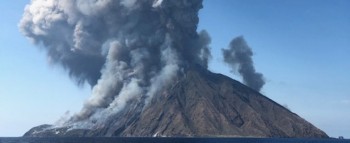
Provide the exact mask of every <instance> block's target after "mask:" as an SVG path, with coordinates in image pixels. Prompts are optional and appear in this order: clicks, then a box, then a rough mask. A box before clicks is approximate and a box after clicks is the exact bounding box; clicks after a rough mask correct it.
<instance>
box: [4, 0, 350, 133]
mask: <svg viewBox="0 0 350 143" xmlns="http://www.w3.org/2000/svg"><path fill="white" fill-rule="evenodd" d="M27 3H29V0H26V1H22V0H12V1H1V2H0V9H1V10H2V12H1V13H0V19H1V21H2V22H1V23H0V25H1V26H0V28H1V31H0V43H1V45H0V136H21V135H22V134H23V133H24V132H25V131H27V130H28V129H29V128H31V127H33V126H36V125H40V124H43V123H53V122H55V121H56V120H58V119H59V118H60V116H62V115H63V114H64V113H65V112H66V111H68V110H69V111H71V112H72V113H74V112H75V111H77V110H79V109H80V108H81V106H82V104H83V102H84V100H85V99H86V98H87V97H88V96H89V94H90V88H89V87H88V86H86V87H84V88H79V87H77V86H76V85H75V84H74V83H73V82H72V81H71V80H70V79H69V78H68V76H66V73H65V72H64V71H63V70H62V69H60V68H59V67H56V66H51V65H49V64H48V62H47V59H46V56H45V52H44V51H42V50H40V48H37V47H35V46H33V45H32V44H31V43H30V41H29V40H27V39H26V38H25V37H24V36H22V35H21V34H20V33H19V31H18V28H17V24H18V22H19V19H20V18H21V16H22V13H23V8H24V6H25V4H27ZM200 29H206V30H207V31H208V32H209V34H210V35H211V37H212V44H211V47H212V54H213V59H212V61H211V63H210V69H211V70H212V71H214V72H219V73H223V74H225V75H228V76H230V77H232V78H234V79H237V80H240V77H239V76H237V75H235V74H232V73H230V72H229V71H230V69H229V68H227V67H226V66H225V64H223V62H222V61H223V59H222V56H221V48H226V47H227V46H228V44H229V42H230V41H231V40H232V38H234V37H237V36H240V35H243V36H244V37H245V39H246V41H247V43H248V45H249V46H250V47H251V48H252V49H253V51H254V54H255V55H254V57H253V58H254V62H255V66H256V70H257V71H259V72H261V73H263V74H264V76H265V78H266V81H267V83H266V85H265V86H264V88H263V89H262V93H263V94H265V95H266V96H267V97H269V98H271V99H273V100H275V101H277V102H278V103H280V104H282V105H286V106H288V108H290V109H291V111H293V112H295V113H297V114H298V115H300V116H301V117H303V118H305V119H306V120H308V121H310V122H311V123H313V124H314V125H316V126H317V127H319V128H320V129H322V130H324V131H325V132H326V133H327V134H328V135H330V136H334V137H337V136H340V135H343V136H345V137H348V138H349V137H350V122H349V121H350V110H349V109H350V88H349V85H350V75H349V71H350V62H349V61H350V56H348V54H349V53H350V1H348V0H308V1H303V0H264V1H259V0H221V1H216V0H205V1H204V9H203V10H201V12H200V24H199V30H200Z"/></svg>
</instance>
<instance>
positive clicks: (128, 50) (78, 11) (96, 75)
mask: <svg viewBox="0 0 350 143" xmlns="http://www.w3.org/2000/svg"><path fill="white" fill-rule="evenodd" d="M201 8H202V0H32V1H31V4H29V5H28V6H27V7H26V8H25V13H24V15H23V18H22V20H21V22H20V24H19V26H20V29H21V32H22V33H23V34H24V35H25V36H27V37H28V38H29V39H31V40H32V41H33V42H34V43H35V44H37V45H40V46H42V47H43V48H44V49H45V50H46V51H47V55H48V59H49V61H50V63H52V64H55V65H59V66H62V67H63V68H64V69H65V70H66V71H67V72H68V73H69V76H70V77H71V78H72V79H74V80H75V81H76V82H77V84H84V83H89V84H90V85H91V87H92V95H91V97H90V98H89V99H88V100H87V101H86V102H85V104H84V106H83V108H82V110H81V111H80V112H78V113H76V114H75V115H73V116H72V117H70V118H69V119H67V120H64V121H63V122H60V123H59V124H55V125H42V126H38V127H35V128H33V129H31V130H30V131H28V132H27V133H26V134H25V136H256V137H327V135H326V134H325V133H323V132H322V131H320V130H319V129H317V128H316V127H314V126H313V125H311V124H310V123H308V122H306V121H305V120H303V119H302V118H300V117H298V116H297V115H296V114H294V113H292V112H290V111H288V110H287V109H285V108H284V107H282V106H280V105H279V104H277V103H275V102H273V101H272V100H270V99H268V98H266V97H265V96H263V95H261V94H260V93H258V92H257V91H255V90H253V89H256V90H260V89H261V88H262V86H263V84H264V83H265V82H264V81H263V76H262V74H260V73H256V72H255V68H254V67H253V61H252V59H251V56H252V52H251V50H250V48H249V47H247V45H246V43H245V42H244V40H243V38H238V40H233V42H232V43H231V49H230V50H223V51H224V54H225V60H226V62H228V63H232V64H233V66H232V67H235V66H237V65H238V66H239V69H238V70H239V73H240V74H242V76H243V78H244V80H245V82H246V84H247V85H248V86H253V87H251V88H249V87H247V86H245V85H242V84H240V83H239V82H237V81H234V80H232V79H230V78H228V77H226V76H223V75H220V74H214V73H211V72H210V71H208V69H207V67H208V61H209V59H210V58H211V53H210V47H209V44H210V42H211V39H210V37H209V34H208V33H207V32H206V31H201V32H199V33H198V32H197V24H198V21H199V18H198V12H199V10H200V9H201ZM230 56H234V57H230Z"/></svg>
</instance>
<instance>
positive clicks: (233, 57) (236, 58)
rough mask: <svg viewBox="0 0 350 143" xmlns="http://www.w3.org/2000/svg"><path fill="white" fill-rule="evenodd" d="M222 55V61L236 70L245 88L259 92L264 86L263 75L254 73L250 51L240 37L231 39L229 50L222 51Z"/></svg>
mask: <svg viewBox="0 0 350 143" xmlns="http://www.w3.org/2000/svg"><path fill="white" fill-rule="evenodd" d="M222 53H223V56H224V61H225V62H226V63H227V64H228V65H230V66H231V68H232V70H238V72H239V73H240V75H241V76H242V77H243V82H244V83H245V84H246V85H247V86H249V87H251V88H253V89H255V90H256V91H260V90H261V88H262V87H263V86H264V84H265V81H264V78H263V75H262V74H261V73H258V72H256V71H255V68H254V62H253V59H252V56H253V52H252V49H251V48H250V47H249V46H248V45H247V43H246V41H245V40H244V38H243V37H242V36H240V37H237V38H235V39H233V40H232V41H231V43H230V46H229V49H222Z"/></svg>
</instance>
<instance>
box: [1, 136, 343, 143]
mask: <svg viewBox="0 0 350 143" xmlns="http://www.w3.org/2000/svg"><path fill="white" fill-rule="evenodd" d="M0 143H350V140H345V139H295V138H147V137H35V138H31V137H14V138H0Z"/></svg>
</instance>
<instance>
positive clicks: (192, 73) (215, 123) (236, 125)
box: [25, 67, 328, 138]
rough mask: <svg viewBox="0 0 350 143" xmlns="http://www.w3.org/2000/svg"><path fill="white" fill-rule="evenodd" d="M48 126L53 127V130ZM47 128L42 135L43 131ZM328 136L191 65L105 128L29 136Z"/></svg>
mask: <svg viewBox="0 0 350 143" xmlns="http://www.w3.org/2000/svg"><path fill="white" fill-rule="evenodd" d="M44 128H46V129H47V126H45V127H44ZM40 130H42V131H40ZM154 135H156V136H220V137H227V136H230V137H317V138H319V137H320V138H323V137H328V136H327V135H326V134H325V133H324V132H323V131H321V130H319V129H318V128H316V127H315V126H313V125H312V124H310V123H309V122H307V121H305V120H304V119H302V118H301V117H299V116H298V115H296V114H295V113H292V112H290V111H289V110H288V109H286V108H284V107H283V106H281V105H279V104H277V103H276V102H274V101H272V100H270V99H269V98H267V97H265V96H264V95H262V94H260V93H258V92H256V91H254V90H252V89H250V88H248V87H247V86H245V85H243V84H241V83H239V82H237V81H235V80H233V79H230V78H228V77H226V76H224V75H221V74H214V73H211V72H210V71H207V70H206V69H203V68H200V67H191V68H189V69H188V70H187V71H185V74H184V75H183V76H182V77H181V78H179V79H177V80H175V81H174V82H173V84H172V85H171V86H169V87H168V88H166V89H164V90H163V91H162V92H161V93H160V94H157V95H155V96H154V97H153V98H152V100H151V101H150V103H148V104H147V105H144V104H143V103H140V102H138V101H131V102H130V103H129V106H127V107H126V108H125V109H124V110H123V111H122V112H120V113H119V114H118V115H116V116H115V117H112V118H110V119H109V120H108V121H107V122H106V123H105V125H104V126H100V127H98V128H95V129H89V130H83V129H79V130H69V129H67V128H51V129H48V130H44V129H40V127H36V128H33V129H32V130H30V131H29V132H27V133H26V134H25V136H154Z"/></svg>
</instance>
